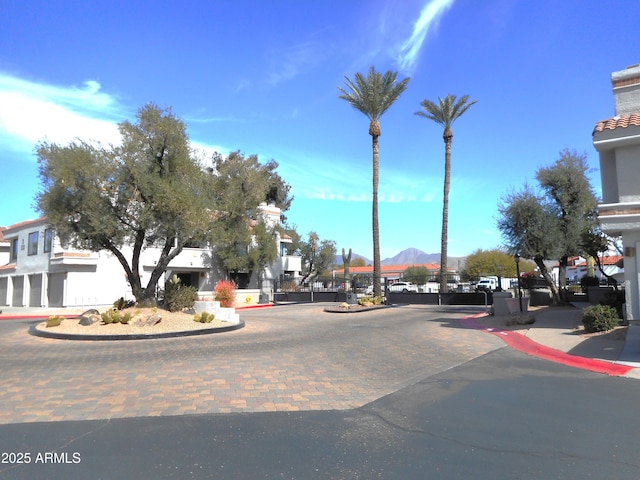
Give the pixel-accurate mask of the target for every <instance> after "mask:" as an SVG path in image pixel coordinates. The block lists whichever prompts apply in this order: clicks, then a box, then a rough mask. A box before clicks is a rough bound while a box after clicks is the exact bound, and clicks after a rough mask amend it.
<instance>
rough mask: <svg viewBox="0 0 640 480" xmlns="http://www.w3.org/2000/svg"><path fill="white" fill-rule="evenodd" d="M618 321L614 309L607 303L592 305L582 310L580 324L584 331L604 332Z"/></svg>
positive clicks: (616, 324)
mask: <svg viewBox="0 0 640 480" xmlns="http://www.w3.org/2000/svg"><path fill="white" fill-rule="evenodd" d="M619 323H620V319H619V317H618V313H617V312H616V309H615V308H613V307H610V306H609V305H592V306H590V307H587V308H585V309H584V311H583V312H582V324H583V325H584V329H585V331H587V332H588V333H592V332H606V331H607V330H611V329H612V328H615V327H616V326H618V324H619Z"/></svg>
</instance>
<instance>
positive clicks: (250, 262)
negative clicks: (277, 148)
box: [210, 152, 291, 288]
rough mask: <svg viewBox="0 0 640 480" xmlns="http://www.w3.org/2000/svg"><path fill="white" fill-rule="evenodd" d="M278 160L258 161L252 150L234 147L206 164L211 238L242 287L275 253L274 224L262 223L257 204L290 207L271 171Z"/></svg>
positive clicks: (286, 189)
mask: <svg viewBox="0 0 640 480" xmlns="http://www.w3.org/2000/svg"><path fill="white" fill-rule="evenodd" d="M277 166H278V164H277V163H276V162H275V161H273V160H272V161H270V162H268V163H266V164H264V165H263V164H261V163H260V162H259V161H258V157H257V156H256V155H250V156H248V157H247V156H245V155H243V154H242V153H241V152H233V153H231V154H229V155H228V156H226V157H225V156H223V155H220V154H216V155H214V157H213V168H212V169H211V175H210V179H211V195H212V196H213V199H214V208H215V214H214V216H213V217H214V219H213V222H212V223H211V231H210V242H211V243H212V244H213V245H215V251H214V253H215V256H216V257H217V259H218V260H219V262H220V264H221V265H222V267H223V268H224V270H225V272H226V273H227V275H228V276H229V277H230V278H231V279H232V280H233V281H234V282H235V283H236V285H238V286H239V287H240V288H242V287H244V286H246V285H247V284H248V282H249V280H250V278H251V275H252V274H253V272H254V271H255V270H257V271H258V272H260V274H261V272H262V270H264V267H265V266H266V265H268V264H269V263H270V261H273V260H274V259H275V256H277V245H276V241H275V235H276V231H275V227H276V226H275V225H269V224H266V223H264V218H263V216H262V214H261V213H260V208H259V207H260V204H266V203H267V202H269V203H273V204H275V206H277V207H279V208H280V209H281V210H285V211H286V209H287V208H289V205H290V204H291V199H290V198H289V195H288V192H289V186H288V185H287V184H286V183H285V182H284V181H283V180H282V179H281V178H280V176H279V175H278V174H277V173H276V168H277Z"/></svg>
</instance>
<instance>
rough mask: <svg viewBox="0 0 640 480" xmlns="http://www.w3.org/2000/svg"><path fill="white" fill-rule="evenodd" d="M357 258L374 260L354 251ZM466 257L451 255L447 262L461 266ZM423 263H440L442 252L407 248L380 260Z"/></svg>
mask: <svg viewBox="0 0 640 480" xmlns="http://www.w3.org/2000/svg"><path fill="white" fill-rule="evenodd" d="M356 258H362V259H364V263H365V264H366V265H373V260H370V259H368V258H367V257H364V256H362V255H358V254H357V253H353V255H352V256H351V261H353V260H355V259H356ZM465 258H466V257H449V258H448V259H447V264H448V266H449V267H451V268H456V269H458V267H461V266H463V265H464V259H465ZM421 263H434V264H436V265H440V254H439V253H425V252H423V251H422V250H420V249H418V248H407V249H406V250H403V251H401V252H400V253H398V254H397V255H396V256H394V257H390V258H385V259H384V260H381V261H380V264H381V265H418V264H421ZM335 265H336V267H338V268H340V267H342V255H336V263H335Z"/></svg>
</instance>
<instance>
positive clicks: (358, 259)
mask: <svg viewBox="0 0 640 480" xmlns="http://www.w3.org/2000/svg"><path fill="white" fill-rule="evenodd" d="M351 266H352V267H366V266H367V264H366V262H365V261H364V258H362V257H356V258H354V259H353V260H351Z"/></svg>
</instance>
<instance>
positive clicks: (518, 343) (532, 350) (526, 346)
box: [462, 314, 633, 377]
mask: <svg viewBox="0 0 640 480" xmlns="http://www.w3.org/2000/svg"><path fill="white" fill-rule="evenodd" d="M479 316H483V314H481V315H474V316H471V317H466V318H463V319H462V323H463V325H464V326H465V327H467V328H473V329H475V330H482V331H483V332H486V333H490V334H491V335H495V336H496V337H499V338H500V339H502V341H503V342H504V343H506V344H507V345H509V346H510V347H511V348H515V349H516V350H518V351H520V352H522V353H526V354H527V355H531V356H533V357H538V358H543V359H545V360H549V361H552V362H556V363H561V364H563V365H567V366H569V367H574V368H581V369H583V370H589V371H591V372H596V373H604V374H606V375H610V376H614V377H615V376H622V375H625V374H626V373H628V372H629V371H630V370H632V369H633V367H630V366H628V365H619V364H617V363H610V362H605V361H604V360H596V359H593V358H585V357H579V356H577V355H570V354H568V353H566V352H563V351H562V350H556V349H555V348H551V347H545V346H544V345H540V344H539V343H536V342H534V341H533V340H531V339H529V338H527V337H525V336H524V335H522V334H520V333H517V332H512V331H510V330H501V329H496V328H490V327H486V326H484V325H480V324H479V323H477V322H476V321H475V320H474V318H477V317H479Z"/></svg>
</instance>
